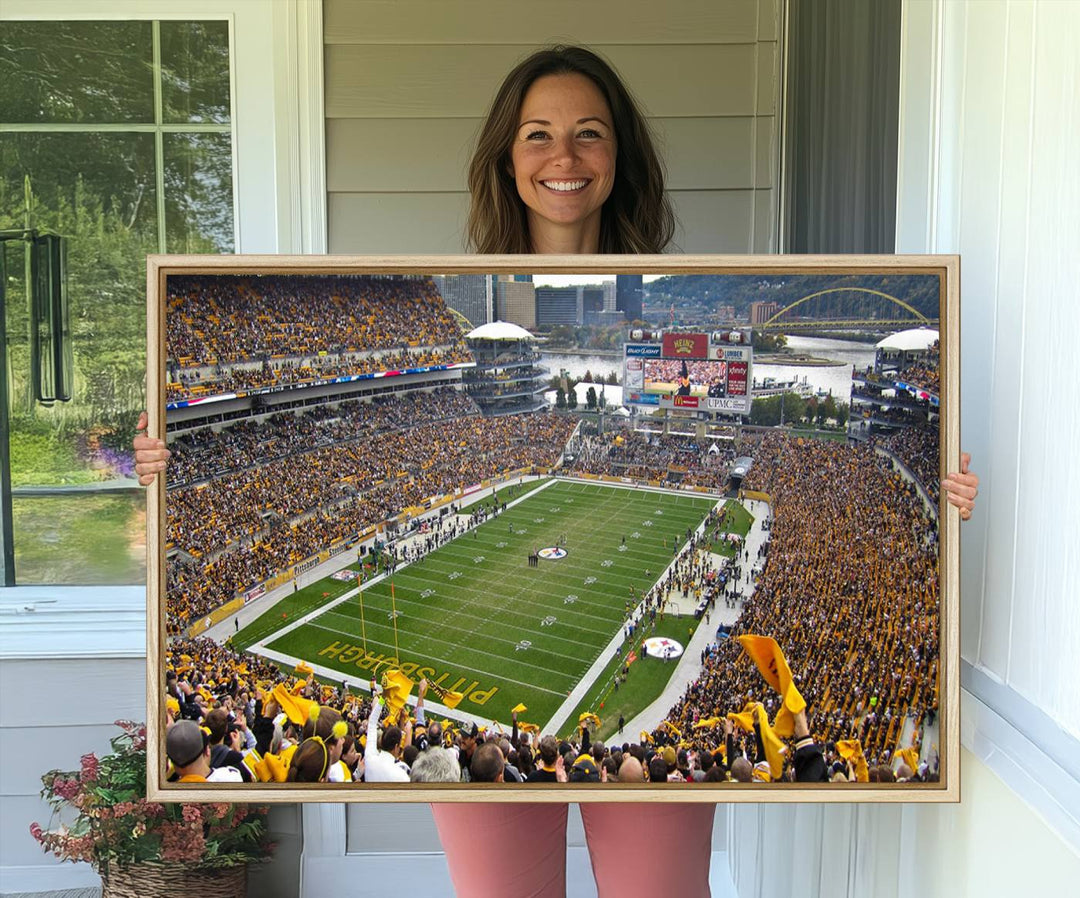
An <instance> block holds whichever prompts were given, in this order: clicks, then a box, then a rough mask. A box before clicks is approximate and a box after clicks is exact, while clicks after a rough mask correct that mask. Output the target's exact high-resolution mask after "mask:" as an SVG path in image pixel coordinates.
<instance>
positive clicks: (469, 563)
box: [252, 481, 716, 725]
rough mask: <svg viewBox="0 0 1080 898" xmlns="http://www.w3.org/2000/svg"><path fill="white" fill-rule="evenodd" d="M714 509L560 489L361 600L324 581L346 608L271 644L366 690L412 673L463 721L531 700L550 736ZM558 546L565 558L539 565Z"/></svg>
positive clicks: (494, 715)
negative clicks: (442, 695) (533, 558)
mask: <svg viewBox="0 0 1080 898" xmlns="http://www.w3.org/2000/svg"><path fill="white" fill-rule="evenodd" d="M715 505H716V499H714V498H707V497H700V496H684V495H671V494H666V493H659V492H648V491H643V490H635V489H629V488H622V487H614V486H607V485H599V484H591V483H579V482H564V481H555V482H551V483H549V484H547V485H546V486H544V487H542V488H539V489H537V490H535V491H534V492H533V493H531V494H529V495H527V496H526V497H525V498H523V499H521V500H520V501H518V502H517V503H516V504H514V505H513V506H511V507H509V508H508V509H507V510H506V511H505V512H503V513H502V514H500V515H498V516H497V517H495V518H492V519H489V520H488V521H487V522H486V523H484V524H482V525H480V526H479V527H478V528H476V529H475V530H473V531H469V532H466V533H465V534H464V535H461V536H459V537H458V538H457V539H455V540H453V541H451V542H449V543H446V544H445V545H443V546H442V547H440V548H439V549H437V550H435V551H433V552H431V553H430V554H428V555H427V556H426V557H425V558H423V559H422V560H420V561H418V562H413V563H411V564H408V565H404V566H400V567H399V568H398V569H397V571H396V572H395V573H394V574H393V575H392V577H387V578H385V579H383V580H382V581H380V582H378V583H376V584H374V585H370V586H368V587H366V588H364V589H363V590H362V591H361V590H360V589H359V582H358V581H354V582H353V583H352V584H349V588H348V591H347V592H342V589H341V587H342V586H344V585H345V584H343V583H341V582H340V581H324V582H326V583H327V584H329V583H333V585H334V587H335V589H334V590H333V595H334V596H338V595H346V596H347V598H346V599H345V600H344V601H342V602H341V603H339V604H337V605H335V606H334V607H332V608H329V609H327V610H326V611H324V612H322V613H321V614H318V615H317V616H314V617H312V618H310V619H309V620H307V622H306V623H303V624H300V625H299V626H295V628H294V629H291V630H290V631H289V632H287V633H284V634H282V635H278V636H276V637H275V636H271V637H268V638H267V639H266V640H265V641H264V642H263V643H262V645H263V646H265V648H266V649H269V650H271V651H273V652H275V653H281V654H283V655H286V656H289V657H291V658H295V659H303V660H305V661H307V662H308V663H310V664H313V665H315V666H316V669H319V668H325V669H328V670H331V671H334V672H336V673H338V674H340V675H341V677H342V678H343V679H348V680H350V681H352V682H354V683H355V682H357V681H361V682H366V681H367V680H368V679H369V678H370V677H371V675H372V671H373V670H378V671H382V670H385V669H386V668H387V666H388V665H392V666H400V667H401V669H403V670H404V671H406V672H407V673H408V674H409V675H410V676H411V677H412V678H413V679H414V680H418V679H419V678H420V677H422V676H426V677H427V678H428V679H429V680H430V681H434V682H436V683H438V684H439V685H441V686H442V687H444V688H446V689H451V690H454V691H457V692H461V693H464V695H465V699H464V700H463V701H462V702H461V704H460V706H459V707H458V710H459V711H464V712H468V713H469V714H472V715H475V716H477V717H479V718H482V719H488V720H500V721H508V720H509V718H510V709H511V708H513V707H514V706H515V705H517V704H518V703H519V702H523V703H524V704H525V705H527V706H528V711H527V712H526V713H524V714H522V715H521V719H523V720H528V721H531V722H535V723H538V724H541V725H543V724H545V723H546V722H547V721H548V720H550V719H551V717H552V715H554V714H555V712H556V710H557V709H558V708H559V707H560V706H561V705H562V704H563V703H564V702H565V701H566V699H567V695H568V694H569V693H570V691H571V690H572V689H573V688H574V687H575V686H576V685H577V684H578V683H579V681H581V679H582V678H583V677H584V676H585V674H586V672H587V671H588V670H589V668H590V667H591V666H592V664H593V662H594V661H596V659H597V658H598V656H599V655H600V653H601V652H602V651H603V649H605V648H606V647H607V646H608V644H609V643H610V642H611V641H612V639H613V638H615V637H619V636H621V633H622V627H623V624H624V622H625V621H626V619H627V607H628V606H627V603H628V602H632V605H633V606H636V605H637V602H638V601H639V600H640V597H641V594H642V592H643V591H645V590H647V589H649V588H650V587H652V586H653V584H654V583H655V582H656V581H657V580H658V579H659V577H660V576H661V574H662V573H663V572H664V570H665V569H666V568H667V566H668V565H669V564H670V563H671V561H672V559H673V558H674V553H675V551H676V549H677V548H681V547H682V546H683V545H684V544H685V542H686V539H687V531H688V530H691V531H692V530H694V529H696V528H697V527H698V525H699V524H700V523H701V522H702V520H703V519H704V517H705V516H706V514H707V513H708V511H709V509H711V508H713V507H714V506H715ZM557 546H561V547H563V548H564V549H565V556H564V557H559V558H545V557H541V558H540V560H539V563H538V564H537V566H530V565H529V557H528V556H529V555H530V554H532V553H534V552H537V551H540V552H541V555H544V554H549V553H544V552H543V550H545V549H549V548H555V547H557ZM555 554H558V553H555ZM631 587H633V592H632V590H631ZM324 594H325V593H324ZM331 601H332V599H331ZM395 630H396V632H395ZM252 650H253V651H256V652H258V651H259V647H258V646H253V647H252ZM392 659H397V660H396V662H395V661H394V660H392ZM429 698H431V699H433V700H434V701H438V698H437V697H436V696H434V695H429Z"/></svg>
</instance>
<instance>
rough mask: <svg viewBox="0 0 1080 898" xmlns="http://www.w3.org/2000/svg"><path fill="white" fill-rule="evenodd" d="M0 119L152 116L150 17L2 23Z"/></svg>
mask: <svg viewBox="0 0 1080 898" xmlns="http://www.w3.org/2000/svg"><path fill="white" fill-rule="evenodd" d="M0 85H2V86H3V89H2V90H0V121H3V122H8V123H45V122H48V123H58V122H112V123H124V122H148V123H153V121H154V82H153V45H152V42H151V23H150V22H4V23H3V28H2V29H0Z"/></svg>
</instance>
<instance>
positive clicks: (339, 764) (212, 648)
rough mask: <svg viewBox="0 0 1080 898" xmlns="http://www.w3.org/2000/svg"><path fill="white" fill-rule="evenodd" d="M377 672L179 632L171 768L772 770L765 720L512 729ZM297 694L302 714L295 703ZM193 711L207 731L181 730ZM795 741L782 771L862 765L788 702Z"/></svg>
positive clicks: (213, 776)
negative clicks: (324, 673) (330, 675)
mask: <svg viewBox="0 0 1080 898" xmlns="http://www.w3.org/2000/svg"><path fill="white" fill-rule="evenodd" d="M714 648H715V647H714ZM377 680H378V677H374V678H373V679H372V680H371V682H370V683H368V684H364V688H363V689H361V688H359V685H358V684H357V683H352V684H350V683H348V682H347V681H342V682H341V684H340V685H338V684H336V683H334V684H329V683H319V682H317V681H316V680H315V678H314V677H311V676H308V678H307V679H299V678H298V677H295V676H293V675H289V674H286V673H284V672H281V671H279V670H277V669H276V668H274V667H272V666H269V665H266V664H265V663H264V662H261V661H259V660H258V659H256V658H253V657H251V656H250V655H246V654H241V653H238V652H235V651H233V650H232V649H231V648H229V647H228V646H222V645H219V644H218V643H216V642H214V641H213V640H211V639H208V638H205V637H201V638H197V639H176V640H173V642H172V643H171V645H170V650H169V654H168V656H167V673H166V697H165V702H166V717H167V731H168V735H167V738H166V754H167V758H168V760H169V761H170V762H171V767H172V769H171V771H169V772H170V773H171V775H172V776H174V777H179V776H180V775H182V774H183V775H184V777H183V778H184V781H206V780H208V781H211V782H214V781H240V780H244V781H251V782H254V781H262V782H265V783H266V784H267V787H268V788H273V787H274V784H276V783H284V782H299V783H306V782H333V783H338V784H341V785H342V787H343V788H346V787H348V786H349V785H350V784H359V783H372V782H399V783H402V784H404V783H409V782H412V783H433V782H443V783H461V782H466V783H494V784H507V783H511V784H520V783H563V784H571V785H572V784H578V783H672V784H675V783H678V784H685V785H691V784H696V783H739V782H742V783H751V782H763V781H765V782H767V781H770V780H772V779H773V777H772V776H770V774H769V770H770V765H769V761H768V756H767V753H766V750H765V747H764V744H763V740H762V731H761V728H760V727H759V726H755V727H754V728H753V730H743V729H741V728H740V727H737V726H735V725H734V724H733V723H732V722H731V721H729V720H725V721H723V722H721V723H719V724H718V725H717V729H718V730H719V731H720V733H719V737H718V738H716V739H703V738H701V737H700V736H699V735H696V734H684V733H682V732H680V730H679V729H678V728H677V727H675V726H673V725H669V724H665V725H663V726H661V727H659V728H658V729H657V730H656V731H654V732H653V733H649V734H646V733H643V734H641V736H639V737H638V738H636V739H626V738H624V736H623V734H622V733H621V731H620V732H619V733H618V734H616V735H615V737H614V738H613V740H612V741H611V742H610V743H608V744H605V743H604V742H601V741H598V740H596V739H595V738H592V737H591V734H590V731H589V728H588V724H587V723H586V724H585V725H582V726H579V727H575V728H574V730H573V732H572V733H570V734H567V735H564V736H559V735H556V734H553V733H547V734H542V733H541V732H540V731H539V729H538V728H536V727H532V726H529V725H524V724H523V725H522V727H521V728H520V729H519V727H518V721H517V716H516V714H512V715H511V724H510V728H509V729H508V730H507V729H503V728H502V727H501V726H500V725H498V724H493V725H491V726H488V727H480V726H478V725H477V724H475V723H456V722H452V721H450V720H445V719H438V717H435V718H432V717H430V716H429V712H428V711H427V710H426V709H425V701H426V697H427V691H428V690H427V683H426V681H424V680H421V681H420V683H419V684H418V687H417V696H416V700H415V706H411V705H409V704H405V705H404V706H403V707H402V708H401V709H400V710H397V711H394V710H392V709H391V710H388V708H387V705H386V703H385V693H384V692H383V690H382V687H381V686H379V685H378V683H377ZM297 706H299V708H300V709H301V711H304V710H305V709H306V714H303V713H301V714H298V713H296V711H297ZM190 722H194V723H196V724H198V725H201V726H203V727H205V729H206V732H207V733H208V734H209V735H207V736H206V737H205V738H204V739H200V738H199V737H198V736H196V735H194V733H192V734H190V735H189V734H187V733H186V732H185V729H184V728H185V727H190V726H192V724H191V723H190ZM698 732H699V733H700V731H698ZM185 736H186V737H188V738H187V739H185ZM315 736H318V738H317V739H316V738H313V737H315ZM191 738H194V739H195V747H196V749H197V748H198V747H199V746H200V745H201V746H203V748H204V752H205V753H204V754H201V755H198V756H196V758H195V760H194V761H191V760H189V759H190V758H191V755H192V753H191V751H190V749H188V750H183V749H182V746H184V745H185V743H186V742H188V741H190V739H191ZM793 741H794V746H793V748H794V751H792V752H790V753H789V754H788V756H787V758H786V759H785V762H784V770H783V774H782V775H781V777H780V778H781V779H783V780H790V781H795V782H825V781H830V780H831V781H833V782H851V781H854V780H855V779H856V772H855V769H854V766H853V764H852V763H850V762H849V761H845V760H843V759H842V758H841V756H840V753H839V752H838V751H837V747H836V746H835V745H833V744H831V743H823V742H821V741H820V740H815V738H814V736H813V734H812V730H811V722H810V721H809V720H808V719H807V715H806V713H805V712H800V713H799V714H798V715H796V718H795V734H794V740H793ZM710 743H718V744H715V745H710ZM181 755H183V756H182V757H181ZM271 759H273V761H274V763H273V764H270V763H269V761H270V760H271ZM192 774H195V775H194V776H192ZM935 776H936V770H931V769H929V768H928V767H926V766H919V765H917V769H916V770H912V769H911V768H910V767H908V766H907V765H905V764H904V763H903V762H901V763H899V764H897V765H895V766H894V760H893V759H887V760H884V761H882V762H881V763H880V764H875V767H874V768H873V770H872V771H871V775H870V777H869V779H870V780H871V781H894V780H913V781H916V780H924V779H932V778H934V777H935Z"/></svg>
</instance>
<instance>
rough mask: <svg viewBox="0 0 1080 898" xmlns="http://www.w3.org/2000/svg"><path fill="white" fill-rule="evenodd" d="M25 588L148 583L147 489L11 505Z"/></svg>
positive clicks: (17, 559) (20, 501) (18, 571)
mask: <svg viewBox="0 0 1080 898" xmlns="http://www.w3.org/2000/svg"><path fill="white" fill-rule="evenodd" d="M12 516H13V518H14V530H15V572H16V575H17V576H18V580H19V583H20V584H29V583H66V584H71V585H78V586H93V585H101V584H107V583H116V584H136V583H144V582H146V491H145V490H143V489H142V488H140V487H137V486H136V487H132V488H131V489H130V490H127V491H125V492H123V493H105V494H86V493H78V494H74V495H63V494H60V495H56V496H50V497H48V498H45V497H41V496H34V497H33V498H20V497H19V495H18V493H17V492H16V494H15V498H14V500H13V501H12Z"/></svg>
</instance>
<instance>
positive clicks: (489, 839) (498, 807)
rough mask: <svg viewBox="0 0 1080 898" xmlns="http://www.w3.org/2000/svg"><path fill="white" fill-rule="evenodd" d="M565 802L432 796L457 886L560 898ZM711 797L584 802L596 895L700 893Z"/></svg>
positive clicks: (476, 893)
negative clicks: (448, 800) (445, 800)
mask: <svg viewBox="0 0 1080 898" xmlns="http://www.w3.org/2000/svg"><path fill="white" fill-rule="evenodd" d="M567 807H568V806H567V805H565V804H538V803H537V804H532V803H530V804H484V803H482V802H477V803H476V804H434V805H432V806H431V810H432V813H433V814H434V815H435V825H436V826H437V827H438V828H439V838H440V839H441V840H442V844H443V850H444V851H445V852H446V862H447V864H448V865H449V867H450V878H451V879H452V880H453V883H454V891H455V893H456V894H458V895H460V896H462V898H465V896H468V898H488V896H497V895H513V896H514V898H563V896H565V894H566V814H567ZM715 814H716V805H714V804H661V803H654V802H642V803H640V804H637V803H629V802H627V803H619V804H583V805H581V817H582V820H583V822H584V824H585V839H586V842H587V843H588V846H589V858H590V859H591V861H592V869H593V876H594V877H595V878H596V888H597V892H598V895H599V898H632V896H635V895H678V896H680V898H708V896H709V859H710V856H711V853H712V828H713V817H714V815H715Z"/></svg>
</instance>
